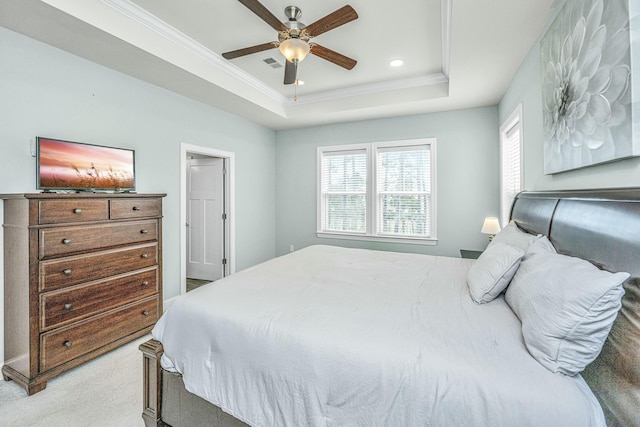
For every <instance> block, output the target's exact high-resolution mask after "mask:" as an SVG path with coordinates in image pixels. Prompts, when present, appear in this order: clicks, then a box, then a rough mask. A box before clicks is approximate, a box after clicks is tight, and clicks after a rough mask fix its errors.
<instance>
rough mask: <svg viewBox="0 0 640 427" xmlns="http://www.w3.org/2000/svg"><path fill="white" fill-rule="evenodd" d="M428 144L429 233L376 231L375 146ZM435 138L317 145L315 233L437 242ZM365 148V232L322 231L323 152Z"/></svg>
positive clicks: (332, 237) (354, 238)
mask: <svg viewBox="0 0 640 427" xmlns="http://www.w3.org/2000/svg"><path fill="white" fill-rule="evenodd" d="M424 145H428V146H429V151H430V164H429V172H430V176H429V179H430V190H431V191H430V194H429V195H430V198H431V200H430V214H431V218H430V223H431V230H430V231H431V235H430V236H426V237H418V236H399V235H391V234H383V233H378V231H377V221H378V199H379V192H378V188H377V187H378V182H377V166H378V164H377V155H378V149H380V148H382V149H388V148H394V147H397V148H408V147H412V146H424ZM436 145H437V140H436V138H419V139H406V140H395V141H376V142H368V143H359V144H345V145H329V146H319V147H317V165H316V169H317V190H316V191H317V195H316V201H317V218H316V236H317V237H319V238H329V239H346V240H364V241H375V242H388V243H409V244H419V245H436V244H437V241H438V238H437V221H436V217H437V215H436V213H437V196H436V190H437V181H436V177H437V174H436V164H437V162H436ZM362 149H365V150H366V158H367V186H366V214H365V220H366V231H365V233H355V232H344V231H327V230H323V225H324V224H323V220H324V215H323V214H324V212H323V208H324V205H323V203H322V200H323V194H322V159H323V156H324V153H337V152H340V151H344V152H353V151H356V150H362Z"/></svg>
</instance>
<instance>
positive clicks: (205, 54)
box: [101, 0, 287, 104]
mask: <svg viewBox="0 0 640 427" xmlns="http://www.w3.org/2000/svg"><path fill="white" fill-rule="evenodd" d="M101 1H102V3H104V4H106V5H107V6H110V7H112V8H113V9H115V10H117V11H118V12H120V13H121V14H123V15H124V16H126V17H128V18H130V19H132V20H134V21H136V22H137V23H139V24H140V25H143V26H144V27H146V28H148V29H150V30H152V31H155V32H156V33H157V34H159V35H161V36H162V37H164V38H165V39H167V40H170V41H171V42H173V43H175V44H177V45H178V46H180V47H181V48H183V49H185V50H186V51H188V52H190V53H192V54H193V55H195V56H197V57H199V58H201V59H204V60H205V61H207V62H209V63H210V64H212V65H213V66H215V67H216V68H218V69H219V70H222V71H224V72H225V73H227V74H229V75H231V76H233V77H235V78H237V79H238V80H241V81H242V82H244V83H246V84H247V85H248V86H250V87H252V88H254V89H256V90H257V91H259V92H261V93H262V94H264V95H266V96H268V97H269V98H271V99H273V100H274V101H277V102H279V103H281V104H283V103H284V102H285V101H286V99H287V98H286V97H285V96H283V95H282V94H280V93H279V92H277V91H276V90H274V89H272V88H271V87H269V86H267V85H265V84H264V83H262V82H261V81H260V80H258V79H256V78H255V77H253V76H252V75H251V74H249V73H247V72H246V71H244V70H242V69H240V68H238V67H236V66H235V65H233V64H231V63H230V62H229V61H227V60H226V59H224V58H223V57H222V56H220V55H218V54H217V53H215V52H213V51H211V50H210V49H208V48H206V47H205V46H204V45H202V44H200V43H199V42H197V41H195V40H194V39H192V38H191V37H189V36H187V35H186V34H184V33H183V32H181V31H179V30H177V29H176V28H174V27H172V26H171V25H169V24H167V23H166V22H164V21H163V20H161V19H159V18H158V17H156V16H155V15H152V14H150V13H149V12H147V11H146V10H145V9H143V8H141V7H140V6H138V5H137V4H135V3H133V2H131V1H130V0H101ZM213 83H214V82H213Z"/></svg>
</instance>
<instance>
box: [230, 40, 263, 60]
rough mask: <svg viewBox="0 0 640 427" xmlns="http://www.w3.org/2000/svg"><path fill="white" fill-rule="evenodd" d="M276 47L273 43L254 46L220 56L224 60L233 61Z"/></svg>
mask: <svg viewBox="0 0 640 427" xmlns="http://www.w3.org/2000/svg"><path fill="white" fill-rule="evenodd" d="M274 47H276V44H275V42H269V43H262V44H259V45H256V46H251V47H245V48H244V49H238V50H232V51H231V52H225V53H223V54H222V57H223V58H224V59H233V58H238V57H240V56H245V55H250V54H252V53H257V52H262V51H263V50H269V49H273V48H274Z"/></svg>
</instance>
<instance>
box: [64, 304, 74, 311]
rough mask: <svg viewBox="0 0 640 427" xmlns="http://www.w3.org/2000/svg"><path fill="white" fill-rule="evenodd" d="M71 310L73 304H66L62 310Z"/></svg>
mask: <svg viewBox="0 0 640 427" xmlns="http://www.w3.org/2000/svg"><path fill="white" fill-rule="evenodd" d="M72 308H73V304H69V303H67V304H65V305H64V309H65V310H71V309H72Z"/></svg>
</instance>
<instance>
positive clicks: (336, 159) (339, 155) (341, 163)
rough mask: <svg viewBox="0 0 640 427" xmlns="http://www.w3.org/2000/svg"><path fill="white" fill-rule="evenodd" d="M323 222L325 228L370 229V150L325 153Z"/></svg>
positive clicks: (346, 230)
mask: <svg viewBox="0 0 640 427" xmlns="http://www.w3.org/2000/svg"><path fill="white" fill-rule="evenodd" d="M321 167H322V172H321V173H322V175H321V176H322V178H321V180H322V206H323V218H322V224H323V229H324V230H325V231H337V232H351V233H365V232H366V231H367V152H366V150H364V149H363V150H353V151H339V152H329V153H324V154H323V156H322V166H321Z"/></svg>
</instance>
